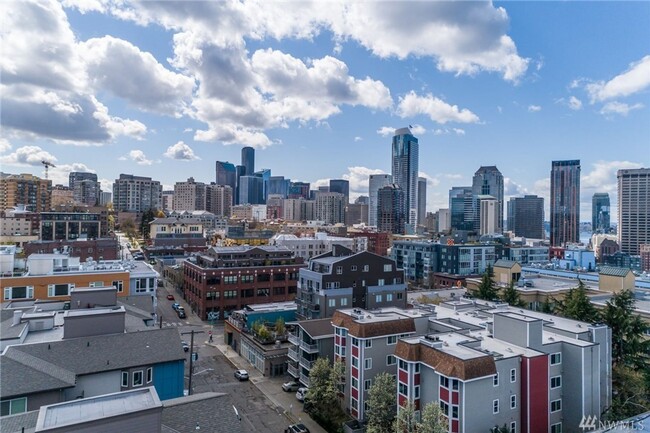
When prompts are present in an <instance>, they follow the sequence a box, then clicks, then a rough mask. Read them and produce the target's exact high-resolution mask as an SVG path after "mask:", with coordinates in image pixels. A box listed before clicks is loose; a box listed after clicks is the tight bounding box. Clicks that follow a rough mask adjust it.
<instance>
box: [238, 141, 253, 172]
mask: <svg viewBox="0 0 650 433" xmlns="http://www.w3.org/2000/svg"><path fill="white" fill-rule="evenodd" d="M241 165H242V167H244V174H243V175H242V176H252V175H253V173H255V149H253V148H252V147H242V150H241Z"/></svg>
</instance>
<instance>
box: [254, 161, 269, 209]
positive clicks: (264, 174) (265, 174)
mask: <svg viewBox="0 0 650 433" xmlns="http://www.w3.org/2000/svg"><path fill="white" fill-rule="evenodd" d="M255 176H257V177H261V178H262V198H261V200H262V204H264V203H266V198H267V197H268V195H269V182H270V181H271V169H270V168H263V169H261V170H260V171H256V172H255Z"/></svg>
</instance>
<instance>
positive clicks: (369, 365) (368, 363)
mask: <svg viewBox="0 0 650 433" xmlns="http://www.w3.org/2000/svg"><path fill="white" fill-rule="evenodd" d="M363 362H364V368H365V369H366V370H370V369H371V368H372V358H366V359H364V361H363Z"/></svg>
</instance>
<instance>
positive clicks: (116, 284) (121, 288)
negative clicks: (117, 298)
mask: <svg viewBox="0 0 650 433" xmlns="http://www.w3.org/2000/svg"><path fill="white" fill-rule="evenodd" d="M111 285H112V286H113V287H115V288H116V289H117V292H118V293H122V292H123V291H124V282H123V281H121V280H120V281H113V283H112V284H111Z"/></svg>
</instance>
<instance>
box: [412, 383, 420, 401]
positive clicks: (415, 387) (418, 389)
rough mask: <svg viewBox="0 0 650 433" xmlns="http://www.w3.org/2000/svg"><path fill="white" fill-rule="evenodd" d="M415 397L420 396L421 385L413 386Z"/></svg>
mask: <svg viewBox="0 0 650 433" xmlns="http://www.w3.org/2000/svg"><path fill="white" fill-rule="evenodd" d="M413 398H420V385H415V386H414V387H413Z"/></svg>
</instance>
